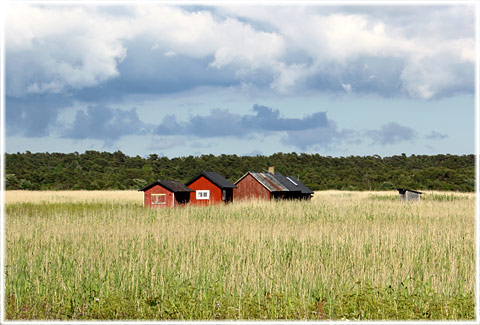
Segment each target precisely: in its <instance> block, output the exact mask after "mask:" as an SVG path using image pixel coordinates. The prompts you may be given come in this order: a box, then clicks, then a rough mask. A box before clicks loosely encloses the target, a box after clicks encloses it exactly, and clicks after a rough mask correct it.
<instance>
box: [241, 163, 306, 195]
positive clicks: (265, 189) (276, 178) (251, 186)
mask: <svg viewBox="0 0 480 325" xmlns="http://www.w3.org/2000/svg"><path fill="white" fill-rule="evenodd" d="M271 171H272V172H263V173H255V172H247V173H246V174H245V175H243V176H242V177H241V178H240V179H239V180H238V181H237V182H236V183H235V185H236V186H237V188H236V189H235V199H240V200H242V199H252V198H257V199H264V200H271V199H310V198H311V197H312V194H313V191H312V190H310V189H309V188H308V187H306V186H305V185H304V184H303V183H302V182H300V181H299V180H298V179H296V178H295V177H293V176H287V177H285V176H283V175H282V174H280V173H275V174H274V173H273V169H271Z"/></svg>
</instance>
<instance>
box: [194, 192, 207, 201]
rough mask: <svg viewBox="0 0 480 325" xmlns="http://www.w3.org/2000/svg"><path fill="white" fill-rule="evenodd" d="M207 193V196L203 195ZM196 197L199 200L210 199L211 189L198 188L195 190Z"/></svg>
mask: <svg viewBox="0 0 480 325" xmlns="http://www.w3.org/2000/svg"><path fill="white" fill-rule="evenodd" d="M204 194H206V196H203V195H204ZM195 197H196V199H197V200H210V190H197V191H195Z"/></svg>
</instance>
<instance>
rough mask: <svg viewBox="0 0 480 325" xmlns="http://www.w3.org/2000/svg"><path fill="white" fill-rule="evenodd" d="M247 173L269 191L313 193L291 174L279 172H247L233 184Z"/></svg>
mask: <svg viewBox="0 0 480 325" xmlns="http://www.w3.org/2000/svg"><path fill="white" fill-rule="evenodd" d="M248 174H250V175H252V177H253V178H255V179H256V180H257V181H258V182H259V183H260V184H262V185H263V187H265V188H266V189H267V190H268V191H270V192H299V193H302V194H313V191H312V190H310V189H309V188H308V187H306V186H305V185H304V184H303V183H302V182H300V181H299V180H298V179H296V178H295V177H293V176H287V177H285V176H283V175H282V174H280V173H275V175H274V174H272V173H269V172H263V173H256V172H247V173H246V174H245V175H243V176H242V177H241V178H240V179H239V180H238V181H237V182H236V183H235V184H238V182H240V181H241V180H242V179H243V178H245V176H247V175H248Z"/></svg>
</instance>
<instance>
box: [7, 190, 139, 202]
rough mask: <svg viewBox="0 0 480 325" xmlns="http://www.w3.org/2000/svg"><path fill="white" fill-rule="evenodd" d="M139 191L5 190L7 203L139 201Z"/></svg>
mask: <svg viewBox="0 0 480 325" xmlns="http://www.w3.org/2000/svg"><path fill="white" fill-rule="evenodd" d="M142 197H143V192H139V191H20V190H19V191H5V203H6V204H9V203H26V202H28V203H75V202H110V201H114V202H137V203H142Z"/></svg>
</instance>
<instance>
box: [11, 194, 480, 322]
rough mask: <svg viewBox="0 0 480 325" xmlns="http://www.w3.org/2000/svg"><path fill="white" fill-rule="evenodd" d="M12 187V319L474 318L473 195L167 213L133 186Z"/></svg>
mask: <svg viewBox="0 0 480 325" xmlns="http://www.w3.org/2000/svg"><path fill="white" fill-rule="evenodd" d="M65 193H67V194H65ZM109 193H111V194H109ZM13 194H21V195H13ZM100 194H101V196H100ZM137 194H140V198H137V197H136V196H137ZM8 195H11V196H10V200H9V199H8V198H7V207H6V230H7V251H6V254H7V261H6V264H7V276H6V293H7V318H9V319H19V318H28V319H38V318H49V319H52V318H53V319H104V318H107V319H125V318H135V319H137V318H139V319H219V318H221V319H224V318H227V319H265V318H266V319H326V318H327V319H342V318H348V319H472V318H473V317H474V309H473V306H474V282H475V277H474V274H475V268H474V222H475V220H474V199H475V195H474V194H463V193H455V194H452V193H441V192H429V193H426V194H425V199H424V200H423V201H421V202H412V203H406V202H400V201H398V198H397V194H395V193H394V192H341V191H324V192H317V193H316V195H315V198H314V200H312V201H311V202H263V201H252V202H242V203H234V204H230V205H227V206H223V205H222V206H215V207H186V208H176V209H148V208H147V209H145V208H142V207H141V204H142V199H141V193H138V192H127V193H122V192H45V193H39V192H28V193H24V192H17V191H16V192H15V193H8V192H7V196H8ZM57 195H58V197H56V196H57ZM12 196H13V197H15V199H14V200H13V201H12V199H11V198H12ZM20 198H23V200H25V201H23V202H24V203H21V202H22V201H20ZM81 198H83V199H81ZM15 200H16V201H15Z"/></svg>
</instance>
